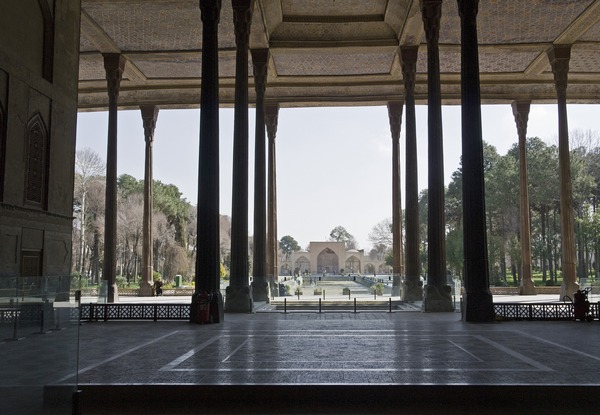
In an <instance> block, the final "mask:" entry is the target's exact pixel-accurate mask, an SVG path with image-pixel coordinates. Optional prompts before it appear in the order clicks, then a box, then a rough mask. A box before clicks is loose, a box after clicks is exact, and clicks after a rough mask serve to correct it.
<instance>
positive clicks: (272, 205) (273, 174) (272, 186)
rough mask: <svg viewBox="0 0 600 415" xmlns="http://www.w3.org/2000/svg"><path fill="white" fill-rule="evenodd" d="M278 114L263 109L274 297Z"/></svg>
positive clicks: (270, 275)
mask: <svg viewBox="0 0 600 415" xmlns="http://www.w3.org/2000/svg"><path fill="white" fill-rule="evenodd" d="M278 114H279V105H278V104H270V105H267V106H266V107H265V119H266V124H267V135H268V137H269V151H268V158H269V162H268V172H267V176H268V177H267V182H268V194H269V196H268V207H267V216H268V223H269V226H268V234H267V263H268V266H267V272H268V279H269V284H271V290H272V292H274V293H275V294H276V295H279V288H278V286H277V282H278V276H279V265H278V263H277V261H278V255H277V252H278V248H279V242H278V239H277V160H276V152H275V136H276V134H277V117H278Z"/></svg>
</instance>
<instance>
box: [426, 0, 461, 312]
mask: <svg viewBox="0 0 600 415" xmlns="http://www.w3.org/2000/svg"><path fill="white" fill-rule="evenodd" d="M421 14H422V17H423V25H424V28H425V36H426V38H427V133H428V146H429V147H428V151H429V154H428V206H429V210H428V215H427V244H428V250H429V255H428V275H427V286H426V291H425V298H424V301H423V308H424V310H425V311H453V310H454V306H453V303H452V297H451V295H450V286H448V285H447V284H446V278H447V277H446V242H445V238H446V234H445V232H446V229H445V228H446V226H445V223H446V221H445V218H444V213H445V209H444V208H445V207H444V191H445V187H444V145H443V144H444V143H443V136H442V94H441V86H440V58H439V48H438V38H439V31H440V19H441V17H442V0H422V1H421Z"/></svg>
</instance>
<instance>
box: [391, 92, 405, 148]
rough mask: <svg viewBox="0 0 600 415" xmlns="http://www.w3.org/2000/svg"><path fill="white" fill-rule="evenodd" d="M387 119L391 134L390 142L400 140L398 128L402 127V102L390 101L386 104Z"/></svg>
mask: <svg viewBox="0 0 600 415" xmlns="http://www.w3.org/2000/svg"><path fill="white" fill-rule="evenodd" d="M387 107H388V117H389V119H390V130H391V132H392V140H398V139H399V138H400V128H401V126H402V108H403V107H404V102H402V101H392V102H388V104H387Z"/></svg>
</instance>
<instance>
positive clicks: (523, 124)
mask: <svg viewBox="0 0 600 415" xmlns="http://www.w3.org/2000/svg"><path fill="white" fill-rule="evenodd" d="M530 106H531V101H514V102H513V103H512V104H511V107H512V112H513V116H514V117H515V123H516V124H517V133H518V134H519V137H525V136H526V135H527V122H528V120H529V107H530Z"/></svg>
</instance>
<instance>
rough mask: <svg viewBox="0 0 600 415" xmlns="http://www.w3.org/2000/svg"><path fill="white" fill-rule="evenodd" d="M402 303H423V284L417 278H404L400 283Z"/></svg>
mask: <svg viewBox="0 0 600 415" xmlns="http://www.w3.org/2000/svg"><path fill="white" fill-rule="evenodd" d="M402 301H409V302H410V301H423V283H422V282H421V279H420V278H419V277H416V278H414V277H406V279H405V280H404V282H403V283H402Z"/></svg>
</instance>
